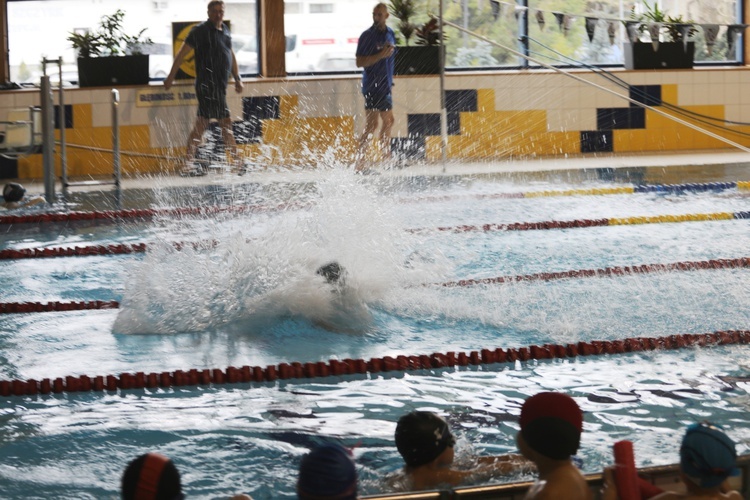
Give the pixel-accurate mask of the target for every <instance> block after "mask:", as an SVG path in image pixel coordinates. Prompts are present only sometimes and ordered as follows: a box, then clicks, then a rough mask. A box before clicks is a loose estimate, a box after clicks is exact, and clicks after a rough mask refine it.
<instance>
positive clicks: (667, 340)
mask: <svg viewBox="0 0 750 500" xmlns="http://www.w3.org/2000/svg"><path fill="white" fill-rule="evenodd" d="M748 343H750V330H721V331H716V332H713V333H705V334H681V335H669V336H664V337H634V338H626V339H624V340H592V341H591V342H583V341H582V342H578V343H575V344H566V345H563V344H544V345H531V346H528V347H517V348H516V347H511V348H507V349H503V348H499V347H498V348H496V349H481V350H479V351H471V352H468V353H467V352H458V353H457V352H454V351H449V352H446V353H433V354H429V355H427V354H423V355H414V356H406V355H398V356H383V357H382V358H371V359H369V360H364V359H343V360H338V359H331V360H329V361H328V362H325V361H319V362H316V363H313V362H308V363H301V362H290V363H280V364H278V365H268V366H266V367H265V368H263V367H260V366H242V367H239V368H238V367H234V366H230V367H228V368H226V369H219V368H214V369H197V368H194V369H190V370H175V371H173V372H170V371H163V372H161V373H156V372H152V373H145V372H135V373H121V374H120V375H98V376H93V377H89V376H88V375H69V376H66V377H57V378H54V379H51V378H44V379H41V380H36V379H27V380H20V379H14V380H1V381H0V396H4V397H7V396H28V395H37V394H50V393H54V394H60V393H63V392H65V393H73V392H90V391H95V392H104V391H107V392H115V391H118V390H120V391H125V390H131V389H152V390H156V389H159V388H161V389H168V388H172V387H189V386H201V385H202V386H208V385H214V386H217V385H224V384H237V383H251V382H255V383H268V382H275V381H277V380H288V379H312V378H322V377H330V376H342V375H374V374H377V373H382V372H407V371H415V370H432V369H440V368H449V367H456V366H458V367H462V366H469V365H472V366H477V365H488V364H496V363H515V362H516V361H521V362H524V361H530V360H550V359H556V358H557V359H566V358H575V357H578V356H598V355H605V354H624V353H630V352H639V351H656V350H667V349H670V350H671V349H681V348H690V347H711V346H723V345H732V344H748Z"/></svg>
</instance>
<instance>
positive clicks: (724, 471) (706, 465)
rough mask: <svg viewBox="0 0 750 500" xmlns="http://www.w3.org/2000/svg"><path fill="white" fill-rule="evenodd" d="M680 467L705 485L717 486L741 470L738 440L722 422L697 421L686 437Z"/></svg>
mask: <svg viewBox="0 0 750 500" xmlns="http://www.w3.org/2000/svg"><path fill="white" fill-rule="evenodd" d="M680 468H681V469H682V472H684V473H685V474H686V475H687V476H689V477H690V478H691V479H693V482H696V483H697V484H698V486H700V487H701V488H715V487H717V486H719V485H720V484H721V483H723V482H724V480H726V479H727V478H728V477H729V476H736V475H737V474H739V470H738V469H737V451H736V450H735V448H734V441H732V440H731V439H730V438H729V436H727V435H726V434H724V432H723V431H722V430H721V429H720V428H719V427H718V426H715V425H713V424H710V423H708V422H705V423H700V424H693V425H691V426H689V427H688V428H687V432H686V433H685V437H684V438H682V446H681V447H680Z"/></svg>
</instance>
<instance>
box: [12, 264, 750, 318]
mask: <svg viewBox="0 0 750 500" xmlns="http://www.w3.org/2000/svg"><path fill="white" fill-rule="evenodd" d="M740 268H750V257H741V258H737V259H711V260H703V261H682V262H674V263H668V264H643V265H640V266H622V267H620V266H617V267H605V268H602V269H578V270H573V271H560V272H552V273H538V274H525V275H518V276H499V277H495V278H477V279H466V280H458V281H447V282H444V283H432V284H431V285H432V286H443V287H446V288H451V287H467V286H474V285H490V284H498V283H512V282H517V281H553V280H559V279H569V278H593V277H610V276H625V275H635V274H648V273H656V272H667V271H696V270H701V269H740ZM423 286H429V285H428V284H426V285H423ZM119 307H120V304H119V302H117V301H115V300H112V301H101V300H96V301H92V302H46V303H42V302H0V314H15V313H38V312H57V311H82V310H87V309H117V308H119Z"/></svg>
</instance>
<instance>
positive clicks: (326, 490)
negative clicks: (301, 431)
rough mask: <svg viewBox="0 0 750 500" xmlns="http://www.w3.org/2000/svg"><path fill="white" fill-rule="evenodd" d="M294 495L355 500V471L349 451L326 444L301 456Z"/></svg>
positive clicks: (332, 444)
mask: <svg viewBox="0 0 750 500" xmlns="http://www.w3.org/2000/svg"><path fill="white" fill-rule="evenodd" d="M297 498H300V499H302V500H306V499H311V500H312V499H315V500H322V499H328V498H330V499H334V498H335V499H337V500H356V498H357V470H356V468H355V465H354V460H353V458H352V454H351V452H350V451H349V450H347V449H346V448H344V447H343V446H340V445H338V444H335V443H330V444H323V445H320V446H317V447H316V448H315V449H313V450H312V451H311V452H310V453H308V454H307V455H305V456H304V457H302V463H301V464H300V468H299V478H298V479H297Z"/></svg>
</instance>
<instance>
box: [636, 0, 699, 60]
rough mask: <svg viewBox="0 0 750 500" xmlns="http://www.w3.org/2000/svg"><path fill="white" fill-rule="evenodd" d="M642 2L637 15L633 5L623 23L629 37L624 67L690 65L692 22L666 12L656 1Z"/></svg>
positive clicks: (692, 50) (693, 29)
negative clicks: (627, 20) (640, 11)
mask: <svg viewBox="0 0 750 500" xmlns="http://www.w3.org/2000/svg"><path fill="white" fill-rule="evenodd" d="M643 4H644V5H645V7H646V9H645V12H644V13H643V14H640V15H638V14H636V13H635V7H633V9H631V11H630V18H631V19H632V21H629V22H627V23H626V25H629V27H628V31H629V38H630V41H629V42H626V43H625V44H624V46H623V51H624V55H625V69H686V68H692V67H693V55H694V53H695V43H694V42H691V41H688V37H689V36H690V35H692V34H693V33H695V28H694V27H693V24H692V22H691V21H685V20H684V19H683V18H682V16H681V15H680V16H677V17H672V16H669V15H667V13H666V12H665V11H663V10H661V9H660V8H659V6H658V4H657V2H656V1H654V3H653V5H652V4H649V3H648V2H647V1H646V0H643ZM644 35H645V36H644ZM642 38H645V39H642Z"/></svg>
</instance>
